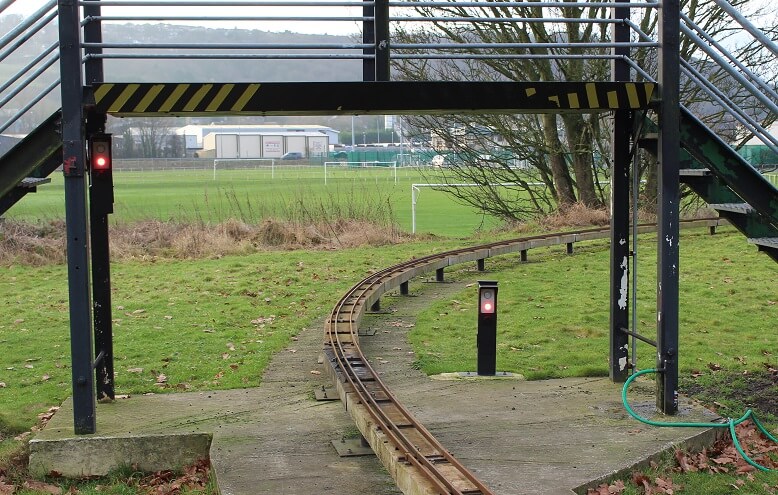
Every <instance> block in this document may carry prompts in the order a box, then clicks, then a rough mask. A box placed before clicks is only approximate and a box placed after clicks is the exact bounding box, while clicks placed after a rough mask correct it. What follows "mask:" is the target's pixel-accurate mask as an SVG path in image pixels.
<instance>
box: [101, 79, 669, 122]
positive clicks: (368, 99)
mask: <svg viewBox="0 0 778 495" xmlns="http://www.w3.org/2000/svg"><path fill="white" fill-rule="evenodd" d="M655 87H656V85H655V84H654V83H648V82H644V83H636V82H459V81H457V82H418V81H386V82H296V83H288V82H283V83H278V82H273V83H128V82H124V83H102V84H96V85H94V86H93V87H92V88H91V89H92V91H91V93H90V94H89V95H88V99H91V100H92V101H93V102H94V105H95V109H96V110H97V111H99V112H104V113H108V114H112V115H117V116H123V117H130V116H141V115H146V116H152V115H153V116H210V115H339V114H347V115H348V114H354V115H356V114H374V115H397V114H403V113H411V112H413V113H429V114H434V113H551V112H553V113H558V112H584V113H592V112H604V111H611V110H615V109H634V110H637V109H645V108H648V107H649V106H650V105H651V102H652V97H653V95H654V89H655Z"/></svg>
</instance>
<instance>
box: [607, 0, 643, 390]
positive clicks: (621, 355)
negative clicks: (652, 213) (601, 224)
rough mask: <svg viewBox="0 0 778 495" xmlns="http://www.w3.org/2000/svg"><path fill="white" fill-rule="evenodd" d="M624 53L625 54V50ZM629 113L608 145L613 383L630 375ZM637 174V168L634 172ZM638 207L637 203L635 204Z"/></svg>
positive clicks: (618, 36) (621, 29)
mask: <svg viewBox="0 0 778 495" xmlns="http://www.w3.org/2000/svg"><path fill="white" fill-rule="evenodd" d="M622 1H623V0H622ZM614 16H615V17H616V18H618V19H625V18H629V8H617V9H615V11H614ZM613 38H614V41H619V42H623V41H629V27H627V26H626V25H624V24H615V25H614V27H613ZM624 52H626V53H624ZM614 54H615V55H627V56H628V55H629V49H628V48H615V49H614ZM611 76H612V79H613V80H614V81H629V80H630V70H629V65H627V63H626V62H624V60H622V59H615V60H614V61H613V62H612V65H611ZM631 129H632V115H631V112H630V111H628V110H617V111H615V112H614V114H613V133H612V136H611V137H612V148H611V154H612V155H611V159H612V163H611V192H610V202H611V204H610V207H611V208H610V209H611V228H610V230H611V232H610V236H611V246H610V353H609V356H608V363H609V376H610V379H611V380H613V381H614V382H624V381H626V380H627V378H628V377H629V375H630V371H631V370H630V368H629V338H628V336H627V334H625V333H624V332H622V331H621V329H622V328H628V327H629V304H628V302H629V254H630V243H629V196H630V195H629V186H630V180H629V178H630V177H629V171H630V140H631V138H632V135H631V134H632V133H631ZM633 173H637V171H633ZM635 207H637V205H635Z"/></svg>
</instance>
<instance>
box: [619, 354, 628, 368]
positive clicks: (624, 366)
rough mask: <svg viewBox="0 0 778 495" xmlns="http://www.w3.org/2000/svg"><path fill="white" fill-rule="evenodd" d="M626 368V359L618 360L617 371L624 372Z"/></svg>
mask: <svg viewBox="0 0 778 495" xmlns="http://www.w3.org/2000/svg"><path fill="white" fill-rule="evenodd" d="M626 368H627V358H625V357H622V358H619V371H624V370H625V369H626Z"/></svg>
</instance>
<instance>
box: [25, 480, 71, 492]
mask: <svg viewBox="0 0 778 495" xmlns="http://www.w3.org/2000/svg"><path fill="white" fill-rule="evenodd" d="M23 486H24V487H25V488H27V489H28V490H36V491H39V492H45V493H51V494H52V495H60V494H61V493H62V488H60V487H58V486H56V485H50V484H48V483H44V482H42V481H35V480H28V481H25V482H24V485H23Z"/></svg>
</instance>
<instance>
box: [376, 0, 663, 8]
mask: <svg viewBox="0 0 778 495" xmlns="http://www.w3.org/2000/svg"><path fill="white" fill-rule="evenodd" d="M486 5H487V3H486V2H483V1H480V2H479V1H475V2H472V1H471V2H466V1H458V0H449V1H432V2H430V1H418V2H417V1H408V0H402V1H397V0H395V1H390V2H389V7H407V8H418V7H433V8H445V7H457V8H459V7H484V6H486ZM488 6H489V7H499V8H506V7H520V8H533V9H534V8H537V7H558V8H566V9H569V8H582V9H584V8H585V9H591V8H601V7H606V8H634V9H655V8H658V7H659V3H658V2H624V3H622V2H618V3H617V2H586V3H582V4H571V3H570V2H531V3H528V2H500V3H499V4H494V3H492V4H488Z"/></svg>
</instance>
